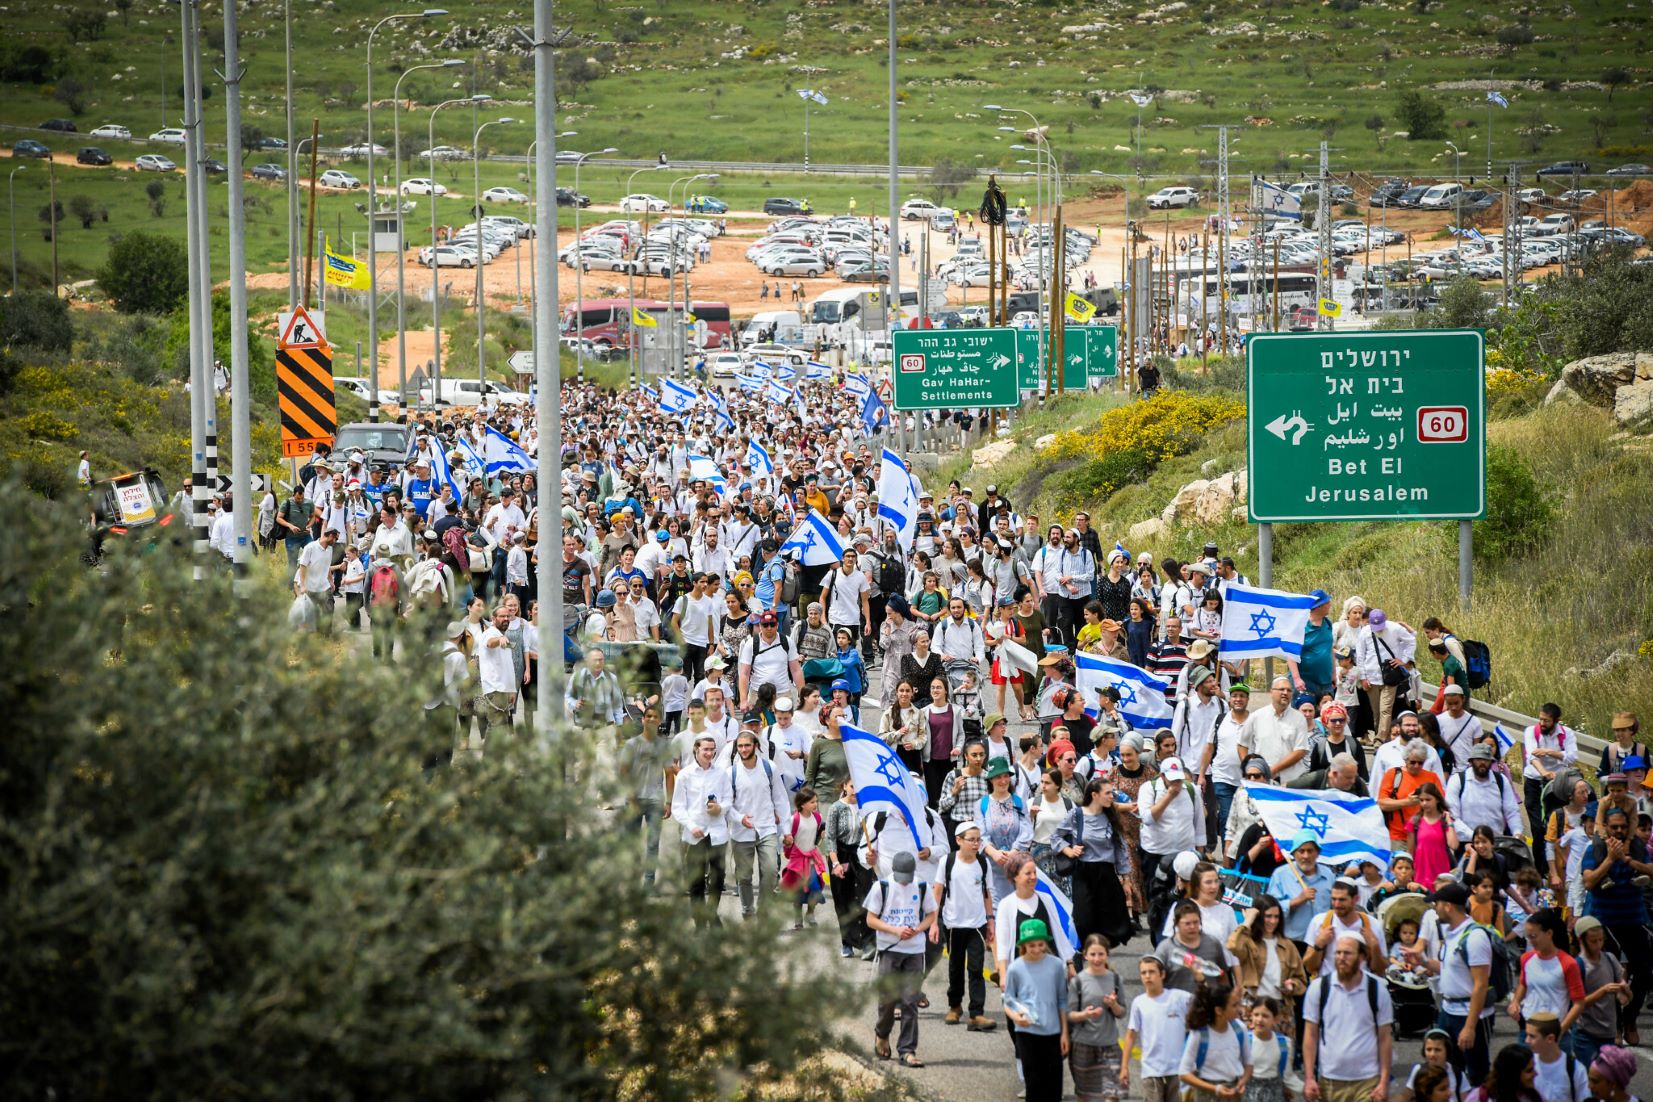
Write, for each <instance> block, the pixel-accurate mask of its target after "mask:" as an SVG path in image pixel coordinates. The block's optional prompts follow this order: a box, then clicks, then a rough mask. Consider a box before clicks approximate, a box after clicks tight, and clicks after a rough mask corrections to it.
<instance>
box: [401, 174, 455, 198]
mask: <svg viewBox="0 0 1653 1102" xmlns="http://www.w3.org/2000/svg"><path fill="white" fill-rule="evenodd" d="M447 193H448V189H447V187H446V186H444V185H442V184H439V183H437V182H436V181H435V180H432V179H431V178H430V177H428V176H413V177H410V178H409V179H406V180H403V181H402V194H403V195H446V194H447Z"/></svg>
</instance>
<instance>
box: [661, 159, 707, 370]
mask: <svg viewBox="0 0 1653 1102" xmlns="http://www.w3.org/2000/svg"><path fill="white" fill-rule="evenodd" d="M715 179H717V173H715V172H699V173H696V174H695V175H693V176H683V177H680V178H679V179H676V180H673V181H672V182H671V183H670V184H668V185H666V206H667V207H668V208H669V207H670V206H671V205H672V192H673V191H675V190H676V189H677V186H678V185H679V184H684V185H687V184H692V183H694V182H695V181H696V180H715ZM688 192H689V189H688V188H687V187H684V189H683V217H684V218H685V219H687V218H688V216H689V209H688V208H689V200H688ZM677 229H678V227H675V226H674V227H672V235H671V238H672V239H671V252H670V253H668V254H667V258H668V268H667V275H666V288H667V296H666V303H667V305H666V319H667V321H668V322H669V324H670V325H671V331H670V332H668V333H667V334H666V354H667V355H668V356H670V357H671V358H672V372H671V373H672V375H673V377H675V378H677V379H679V380H681V379H682V378H683V361H684V360H685V359H687V358H688V355H689V344H688V340H687V337H686V334H685V330H684V326H682V325H680V324H679V323H678V322H677V320H676V318H675V317H674V315H675V314H676V313H677V269H678V267H679V265H678V256H677V253H678V246H677V242H678V234H677ZM688 313H689V278H688V270H687V269H686V268H685V270H684V272H683V314H684V316H685V318H686V317H687V316H688Z"/></svg>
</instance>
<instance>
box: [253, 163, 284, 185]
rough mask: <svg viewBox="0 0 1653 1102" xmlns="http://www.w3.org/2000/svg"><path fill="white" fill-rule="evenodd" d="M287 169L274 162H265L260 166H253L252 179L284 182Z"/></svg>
mask: <svg viewBox="0 0 1653 1102" xmlns="http://www.w3.org/2000/svg"><path fill="white" fill-rule="evenodd" d="M286 178H287V169H286V168H285V167H284V166H282V165H278V164H276V163H275V162H274V161H265V162H264V163H263V164H261V165H253V179H255V180H276V181H280V180H285V179H286Z"/></svg>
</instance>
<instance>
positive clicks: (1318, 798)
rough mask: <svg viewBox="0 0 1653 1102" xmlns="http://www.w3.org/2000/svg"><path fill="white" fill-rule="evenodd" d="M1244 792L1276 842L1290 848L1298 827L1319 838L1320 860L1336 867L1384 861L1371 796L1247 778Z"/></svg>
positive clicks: (1379, 815)
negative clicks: (1294, 786) (1283, 784)
mask: <svg viewBox="0 0 1653 1102" xmlns="http://www.w3.org/2000/svg"><path fill="white" fill-rule="evenodd" d="M1245 790H1246V795H1247V796H1250V797H1251V802H1252V803H1253V804H1254V805H1256V808H1257V812H1258V814H1259V815H1261V816H1262V818H1263V825H1264V826H1266V827H1268V832H1269V833H1270V834H1272V835H1274V839H1275V841H1276V842H1278V843H1279V845H1280V848H1281V849H1282V850H1285V851H1286V852H1287V853H1290V852H1291V850H1292V848H1293V846H1294V845H1295V844H1296V839H1297V838H1298V837H1300V836H1301V835H1302V834H1303V832H1305V831H1307V832H1308V833H1310V834H1312V835H1314V837H1315V840H1316V841H1318V842H1319V843H1320V860H1321V861H1322V862H1324V863H1325V864H1328V865H1332V866H1334V867H1337V868H1341V867H1343V866H1344V865H1347V864H1349V863H1351V862H1354V861H1371V862H1373V863H1375V864H1376V865H1377V866H1378V867H1379V868H1383V869H1386V868H1388V867H1389V828H1388V826H1386V825H1385V824H1384V822H1383V812H1381V811H1380V810H1378V805H1377V801H1376V800H1373V799H1371V798H1370V797H1367V796H1352V795H1350V794H1349V793H1347V792H1340V791H1338V790H1337V789H1335V788H1326V789H1310V788H1303V789H1298V788H1277V787H1275V786H1274V785H1271V784H1264V783H1262V782H1259V781H1248V782H1246V786H1245Z"/></svg>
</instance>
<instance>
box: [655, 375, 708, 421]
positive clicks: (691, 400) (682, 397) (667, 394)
mask: <svg viewBox="0 0 1653 1102" xmlns="http://www.w3.org/2000/svg"><path fill="white" fill-rule="evenodd" d="M699 401H700V395H698V394H696V393H695V392H694V390H693V389H692V388H690V387H686V386H684V385H683V384H682V383H680V382H677V381H676V380H675V379H661V380H660V409H661V411H662V412H664V413H682V412H683V411H684V410H689V409H693V408H694V407H695V403H697V402H699Z"/></svg>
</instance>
